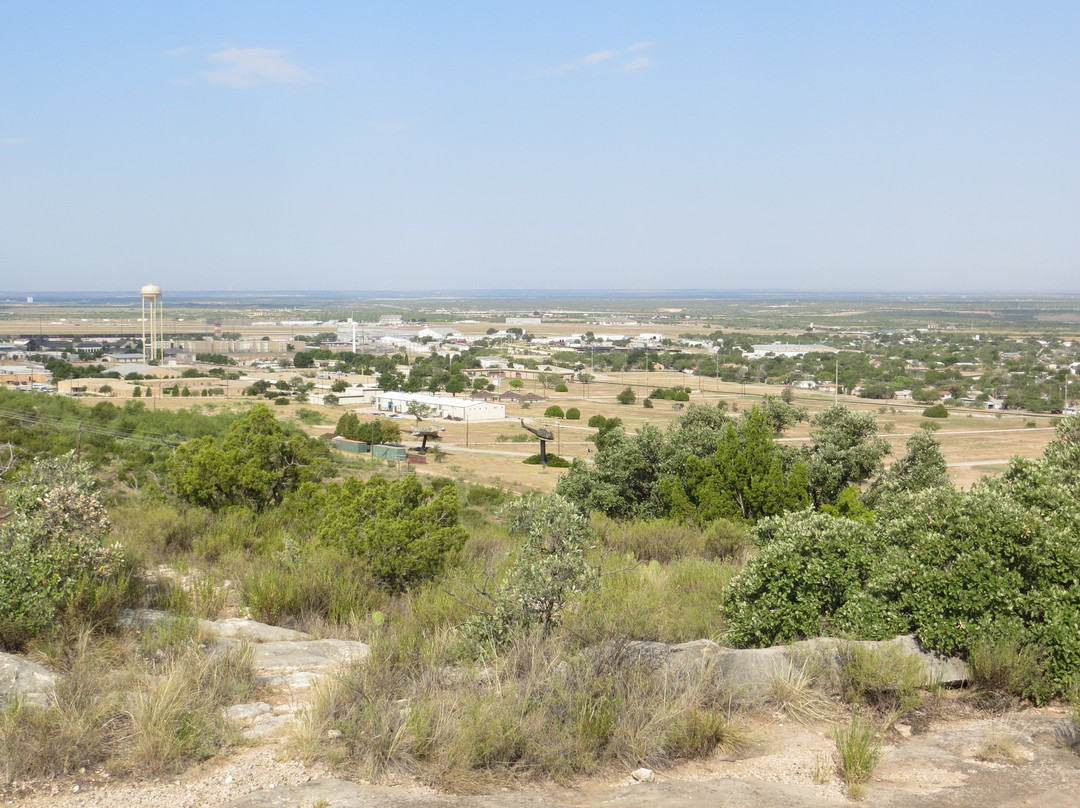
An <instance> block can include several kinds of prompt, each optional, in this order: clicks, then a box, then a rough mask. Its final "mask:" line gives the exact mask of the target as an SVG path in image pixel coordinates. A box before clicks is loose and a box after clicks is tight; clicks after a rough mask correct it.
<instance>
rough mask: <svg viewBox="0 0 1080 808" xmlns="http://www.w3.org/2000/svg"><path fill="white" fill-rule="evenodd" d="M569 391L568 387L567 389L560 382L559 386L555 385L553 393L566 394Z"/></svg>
mask: <svg viewBox="0 0 1080 808" xmlns="http://www.w3.org/2000/svg"><path fill="white" fill-rule="evenodd" d="M569 391H570V388H568V387H567V386H566V385H565V384H563V383H562V382H560V383H559V384H557V385H555V392H556V393H567V392H569Z"/></svg>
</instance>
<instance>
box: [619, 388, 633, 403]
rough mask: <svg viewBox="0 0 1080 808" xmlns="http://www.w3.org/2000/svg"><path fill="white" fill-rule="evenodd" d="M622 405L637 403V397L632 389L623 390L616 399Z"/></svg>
mask: <svg viewBox="0 0 1080 808" xmlns="http://www.w3.org/2000/svg"><path fill="white" fill-rule="evenodd" d="M615 399H616V400H617V401H618V402H619V403H620V404H633V403H634V402H635V401H637V395H636V394H635V393H634V391H633V389H632V388H630V387H626V388H623V390H622V392H621V393H619V395H617V396H616V397H615Z"/></svg>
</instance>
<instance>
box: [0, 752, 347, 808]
mask: <svg viewBox="0 0 1080 808" xmlns="http://www.w3.org/2000/svg"><path fill="white" fill-rule="evenodd" d="M279 758H281V751H280V748H279V746H278V745H277V744H274V745H267V746H258V747H253V748H249V749H244V750H241V751H240V752H239V753H238V754H236V755H234V756H231V757H229V758H227V759H226V760H223V761H209V762H207V763H204V764H202V765H201V766H198V767H195V768H193V769H189V770H188V771H186V772H184V773H183V774H179V775H176V776H175V777H163V778H157V779H154V780H126V779H125V780H119V779H115V778H109V777H107V776H103V775H100V774H95V773H93V772H87V773H84V774H76V775H74V776H72V777H69V778H65V779H64V780H62V781H60V782H46V783H34V782H28V783H15V784H13V785H12V786H8V787H7V788H6V789H5V790H4V791H3V804H5V805H21V806H28V808H29V806H42V808H45V806H48V808H90V806H94V807H95V808H118V807H119V806H122V807H123V808H197V807H201V806H214V805H224V804H225V803H228V802H231V801H232V800H235V799H237V798H239V797H242V796H244V795H245V794H248V793H250V792H252V791H258V790H260V789H272V788H281V787H282V786H290V785H299V784H300V783H303V782H306V781H308V780H311V779H313V778H320V777H327V776H329V774H328V772H326V771H324V770H323V769H322V768H318V767H311V768H308V767H306V766H304V764H303V763H301V762H299V761H295V760H284V759H279Z"/></svg>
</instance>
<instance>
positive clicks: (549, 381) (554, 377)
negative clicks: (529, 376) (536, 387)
mask: <svg viewBox="0 0 1080 808" xmlns="http://www.w3.org/2000/svg"><path fill="white" fill-rule="evenodd" d="M536 380H537V381H538V382H540V386H541V387H543V388H544V389H545V390H549V389H551V388H552V387H555V386H556V385H557V384H559V382H561V381H562V376H560V375H559V374H558V373H548V372H545V373H538V374H537V375H536Z"/></svg>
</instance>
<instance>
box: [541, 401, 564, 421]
mask: <svg viewBox="0 0 1080 808" xmlns="http://www.w3.org/2000/svg"><path fill="white" fill-rule="evenodd" d="M544 417H545V418H565V417H566V415H565V413H563V408H562V407H560V406H559V405H558V404H552V405H551V406H550V407H548V408H547V409H546V410H544Z"/></svg>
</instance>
